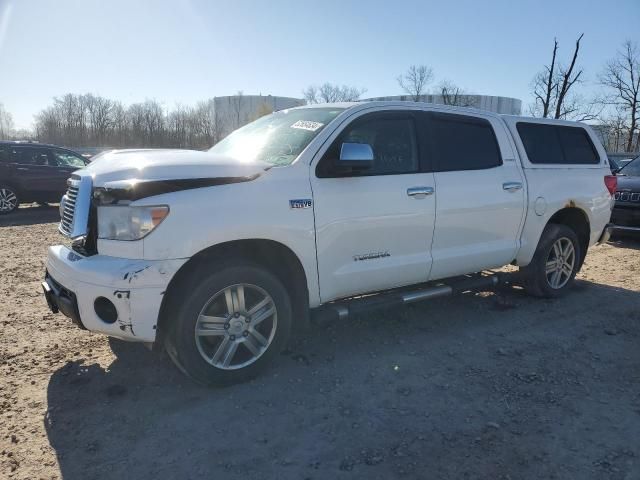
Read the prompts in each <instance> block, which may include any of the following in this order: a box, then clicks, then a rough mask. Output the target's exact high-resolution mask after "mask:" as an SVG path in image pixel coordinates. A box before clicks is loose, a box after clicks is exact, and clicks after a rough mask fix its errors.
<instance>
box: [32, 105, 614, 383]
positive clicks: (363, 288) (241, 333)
mask: <svg viewBox="0 0 640 480" xmlns="http://www.w3.org/2000/svg"><path fill="white" fill-rule="evenodd" d="M452 147H455V148H452ZM615 182H616V177H615V176H613V175H611V171H610V170H609V164H608V161H607V156H606V153H605V151H604V149H603V147H602V145H601V144H600V142H599V141H598V138H597V136H596V135H595V133H594V132H593V131H592V130H591V129H590V128H589V127H588V126H587V125H583V124H579V123H575V122H566V121H559V120H549V119H529V118H524V117H516V116H502V115H496V114H493V113H488V112H480V111H477V110H469V109H459V108H452V107H439V106H438V107H436V106H432V105H428V104H425V103H409V102H371V103H348V104H333V105H317V106H312V107H300V108H294V109H290V110H283V111H281V112H277V113H274V114H272V115H267V116H264V117H262V118H260V119H259V120H256V121H255V122H253V123H250V124H249V125H247V126H245V127H243V128H241V129H239V130H237V131H236V132H234V133H232V134H231V135H229V136H228V137H227V138H225V139H224V140H223V141H221V142H219V143H218V144H217V145H216V146H214V147H213V148H212V149H211V150H209V151H208V152H199V151H187V150H119V151H114V152H111V153H108V154H105V155H104V156H103V157H101V158H100V159H99V160H98V161H94V162H92V163H91V164H90V165H89V166H88V167H87V168H85V169H83V170H80V171H78V172H76V173H74V174H73V175H72V177H71V179H70V180H69V190H68V192H67V194H66V195H65V197H64V198H63V201H62V205H61V206H62V211H63V217H62V221H61V223H60V227H59V229H60V232H62V233H63V234H64V235H65V236H67V237H69V238H70V239H72V240H73V245H72V247H71V248H72V249H69V248H68V247H67V246H64V245H57V246H53V247H50V249H49V257H48V261H47V272H46V277H45V282H43V285H42V286H43V289H44V291H45V295H46V298H47V301H48V303H49V306H50V308H51V310H52V311H53V312H58V311H60V312H62V313H63V314H64V315H66V316H68V317H70V318H71V319H72V320H73V321H74V322H75V323H76V324H77V325H78V326H80V327H82V328H86V329H88V330H91V331H94V332H100V333H103V334H106V335H112V336H114V337H119V338H122V339H125V340H130V341H138V342H146V343H153V344H154V345H155V347H156V348H163V347H164V348H166V350H167V352H168V354H169V355H170V357H171V358H172V359H173V361H174V362H175V363H176V365H177V366H178V367H179V368H180V369H181V370H182V371H183V372H186V373H187V374H188V375H190V376H191V377H192V378H194V379H196V380H197V381H199V382H201V383H205V384H227V383H233V382H237V381H241V380H244V379H247V378H250V377H252V376H254V375H256V374H257V373H258V372H259V371H260V370H261V369H262V368H263V367H264V366H265V365H266V364H267V363H268V362H269V361H270V360H271V359H273V358H274V356H275V355H277V354H278V353H279V352H280V351H281V350H282V349H283V348H284V346H285V345H286V342H287V338H288V337H289V333H290V331H291V330H292V328H297V327H300V326H304V325H305V323H306V321H307V319H308V314H309V309H310V308H311V309H319V308H323V309H327V310H328V311H329V312H332V313H334V314H336V315H338V316H340V318H343V317H345V316H347V315H349V314H350V313H354V312H362V311H364V310H365V309H368V308H374V307H377V306H380V305H393V306H395V307H398V306H400V305H403V304H406V303H411V302H415V301H418V300H425V299H429V298H434V297H439V296H443V295H449V294H452V293H456V292H463V291H467V290H471V289H474V288H482V287H490V286H495V285H496V284H497V282H498V279H499V278H500V277H499V276H497V275H493V276H492V275H483V274H480V273H478V272H483V271H485V270H487V269H492V268H497V267H502V266H503V265H508V264H512V265H516V266H518V267H519V268H520V272H519V279H520V280H519V281H520V282H522V284H523V285H524V286H525V288H526V290H527V291H528V292H530V293H531V294H533V295H537V296H541V297H557V296H560V295H562V294H563V293H565V291H566V290H568V289H569V288H570V287H571V285H572V283H573V280H574V277H575V275H576V273H577V272H578V271H579V270H580V267H581V266H582V263H583V261H584V258H585V255H586V253H587V250H588V248H589V247H591V246H592V245H595V244H596V243H597V242H602V241H606V239H607V238H608V234H609V230H608V222H609V218H610V216H611V208H612V206H613V198H612V195H613V193H614V192H615ZM429 282H431V283H429ZM365 294H366V295H365ZM363 295H365V296H363Z"/></svg>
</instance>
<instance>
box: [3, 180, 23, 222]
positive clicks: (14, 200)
mask: <svg viewBox="0 0 640 480" xmlns="http://www.w3.org/2000/svg"><path fill="white" fill-rule="evenodd" d="M18 205H20V201H19V200H18V194H17V193H16V192H15V190H14V189H13V188H11V187H9V186H8V185H0V215H2V214H7V213H11V212H14V211H15V210H17V209H18Z"/></svg>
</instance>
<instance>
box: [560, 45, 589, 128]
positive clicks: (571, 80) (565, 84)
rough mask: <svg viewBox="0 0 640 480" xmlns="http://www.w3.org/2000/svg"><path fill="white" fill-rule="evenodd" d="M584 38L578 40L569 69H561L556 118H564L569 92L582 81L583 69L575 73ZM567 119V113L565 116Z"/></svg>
mask: <svg viewBox="0 0 640 480" xmlns="http://www.w3.org/2000/svg"><path fill="white" fill-rule="evenodd" d="M582 37H584V33H582V34H580V36H579V37H578V40H576V47H575V49H574V51H573V58H571V63H570V64H569V67H568V68H563V67H560V69H559V75H560V82H559V84H558V87H559V88H558V98H557V100H556V116H555V118H564V117H563V116H562V115H563V110H562V108H563V106H564V102H565V100H566V98H567V95H568V94H569V90H570V89H571V87H573V85H575V83H576V82H578V81H579V80H580V75H582V69H578V70H577V71H576V72H574V69H575V68H576V60H577V59H578V52H579V51H580V40H582ZM564 116H565V117H566V113H565V114H564Z"/></svg>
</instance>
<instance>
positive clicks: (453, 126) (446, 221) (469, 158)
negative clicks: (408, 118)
mask: <svg viewBox="0 0 640 480" xmlns="http://www.w3.org/2000/svg"><path fill="white" fill-rule="evenodd" d="M425 115H426V118H427V121H426V125H427V126H428V127H427V128H428V131H429V135H428V137H429V139H430V140H429V143H430V150H431V157H432V158H433V163H434V170H435V172H434V176H435V189H436V224H435V231H434V236H433V245H432V249H431V255H432V258H433V266H432V269H431V275H430V279H438V278H446V277H450V276H455V275H461V274H465V273H471V272H476V271H480V270H483V269H486V268H493V267H499V266H502V265H506V264H509V263H510V262H511V261H512V260H513V259H514V257H515V254H516V251H517V248H518V242H519V232H520V227H521V224H522V220H523V215H524V205H525V189H524V179H523V174H522V170H521V168H520V166H519V164H518V163H517V162H516V160H515V154H514V151H513V147H512V143H511V142H510V140H509V138H508V136H507V135H508V134H507V132H506V130H505V128H504V126H503V125H502V123H501V122H500V121H499V120H497V119H495V118H493V117H489V116H487V117H485V116H482V115H477V116H476V115H467V114H465V115H460V114H452V113H438V112H429V113H426V114H425Z"/></svg>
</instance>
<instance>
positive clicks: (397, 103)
mask: <svg viewBox="0 0 640 480" xmlns="http://www.w3.org/2000/svg"><path fill="white" fill-rule="evenodd" d="M358 107H360V108H361V109H364V108H371V107H413V108H416V107H418V108H426V109H427V110H434V111H441V112H447V111H451V112H459V113H465V112H467V113H475V114H478V113H480V114H482V115H488V116H491V117H499V118H502V119H504V120H505V121H510V122H517V121H520V122H522V121H524V122H531V123H547V124H556V125H558V124H560V125H575V124H576V123H581V122H577V121H573V120H558V119H555V118H539V117H530V116H522V115H511V114H506V113H496V112H491V111H488V110H481V109H478V108H472V107H458V106H454V105H443V104H439V103H426V102H408V101H404V100H375V101H369V100H361V101H357V102H336V103H315V104H311V105H301V106H299V107H294V108H295V109H302V108H341V109H345V110H350V109H360V108H358Z"/></svg>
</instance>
